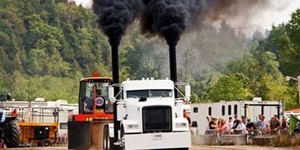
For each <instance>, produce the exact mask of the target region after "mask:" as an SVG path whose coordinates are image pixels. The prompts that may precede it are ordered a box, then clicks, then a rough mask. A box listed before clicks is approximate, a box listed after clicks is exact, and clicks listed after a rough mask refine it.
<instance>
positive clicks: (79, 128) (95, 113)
mask: <svg viewBox="0 0 300 150" xmlns="http://www.w3.org/2000/svg"><path fill="white" fill-rule="evenodd" d="M111 84H112V79H111V78H109V77H100V76H99V74H98V73H96V72H94V73H93V74H92V77H87V78H83V79H81V81H80V87H79V97H78V107H79V113H78V114H76V115H72V116H71V117H70V118H71V120H69V121H68V137H69V143H68V148H69V149H90V148H95V149H102V145H103V142H105V141H103V137H102V136H103V130H102V129H103V128H104V125H106V124H107V123H109V122H113V104H112V103H111V102H110V101H109V99H108V97H109V95H108V94H109V93H108V88H109V85H111Z"/></svg>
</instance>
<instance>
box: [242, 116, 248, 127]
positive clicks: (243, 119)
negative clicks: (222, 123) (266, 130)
mask: <svg viewBox="0 0 300 150" xmlns="http://www.w3.org/2000/svg"><path fill="white" fill-rule="evenodd" d="M241 118H242V122H243V123H244V125H246V124H247V121H246V120H247V118H246V117H245V116H241Z"/></svg>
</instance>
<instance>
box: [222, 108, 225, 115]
mask: <svg viewBox="0 0 300 150" xmlns="http://www.w3.org/2000/svg"><path fill="white" fill-rule="evenodd" d="M222 116H225V106H224V105H222Z"/></svg>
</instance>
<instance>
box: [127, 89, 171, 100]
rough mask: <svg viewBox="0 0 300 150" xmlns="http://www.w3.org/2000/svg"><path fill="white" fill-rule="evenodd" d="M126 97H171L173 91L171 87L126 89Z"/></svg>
mask: <svg viewBox="0 0 300 150" xmlns="http://www.w3.org/2000/svg"><path fill="white" fill-rule="evenodd" d="M126 94H127V98H140V97H146V98H149V97H172V96H173V92H172V90H171V89H155V90H132V91H126Z"/></svg>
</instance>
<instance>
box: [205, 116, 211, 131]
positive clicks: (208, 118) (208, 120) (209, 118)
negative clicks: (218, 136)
mask: <svg viewBox="0 0 300 150" xmlns="http://www.w3.org/2000/svg"><path fill="white" fill-rule="evenodd" d="M206 119H207V128H208V129H209V122H210V121H211V117H210V116H209V115H207V116H206Z"/></svg>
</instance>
